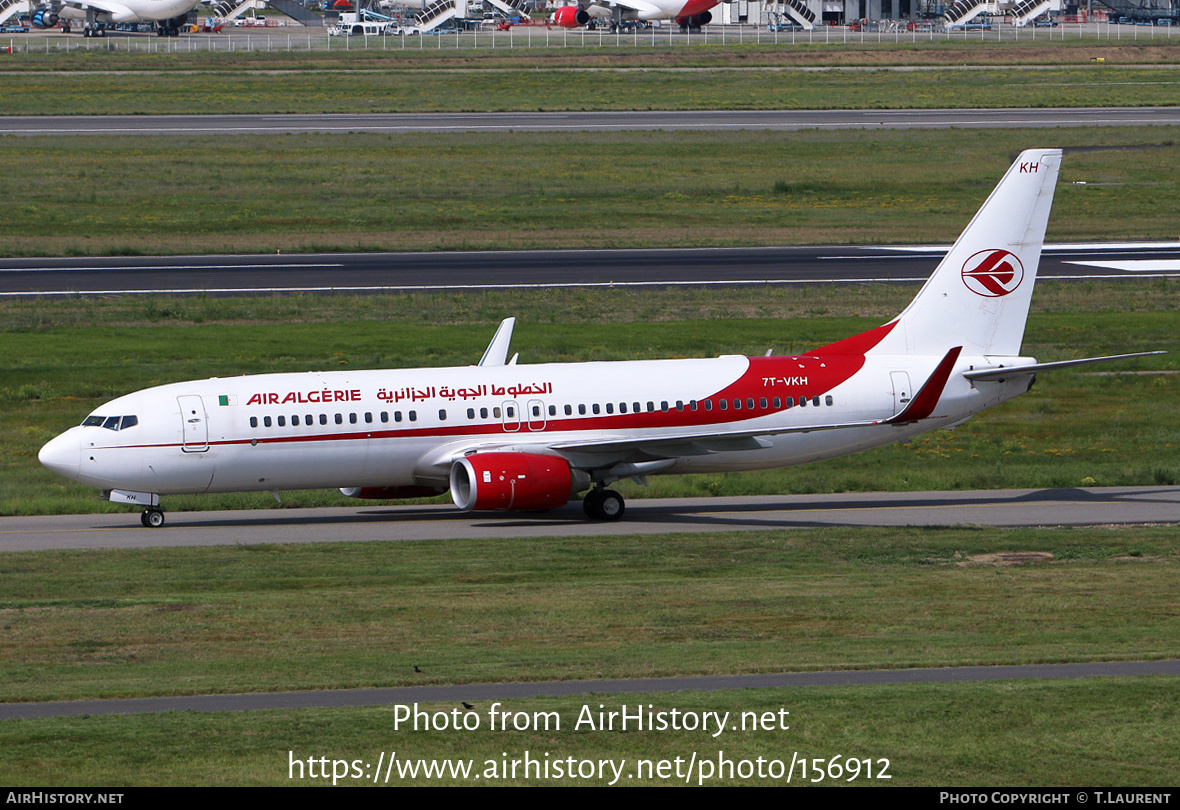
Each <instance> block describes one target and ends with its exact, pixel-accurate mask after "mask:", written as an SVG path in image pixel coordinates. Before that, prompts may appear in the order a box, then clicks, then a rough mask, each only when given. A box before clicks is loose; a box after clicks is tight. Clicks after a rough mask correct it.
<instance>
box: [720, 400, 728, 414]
mask: <svg viewBox="0 0 1180 810" xmlns="http://www.w3.org/2000/svg"><path fill="white" fill-rule="evenodd" d="M717 404H718V405H719V406H720V407H721V410H723V411H728V410H729V400H728V399H719V400H717Z"/></svg>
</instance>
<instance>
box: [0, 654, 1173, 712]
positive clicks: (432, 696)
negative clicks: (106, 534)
mask: <svg viewBox="0 0 1180 810" xmlns="http://www.w3.org/2000/svg"><path fill="white" fill-rule="evenodd" d="M1143 675H1173V676H1175V675H1180V661H1120V662H1116V663H1093V664H1032V665H1027V666H996V667H955V668H930V669H882V670H857V671H841V672H787V673H776V674H769V675H719V676H705V677H688V678H627V679H617V680H602V681H542V682H537V683H486V684H456V685H453V686H407V687H400V688H390V689H328V690H321V691H314V692H271V693H265V694H246V695H193V696H187V697H158V698H130V699H115V700H75V701H54V702H46V703H8V704H0V721H2V720H17V719H26V718H43V717H78V716H82V715H100V714H147V713H151V712H172V711H193V712H232V711H257V710H260V709H313V708H339V707H343V706H389V705H394V704H402V705H409V704H413V703H435V702H448V701H449V702H453V703H456V704H458V703H459V702H460V701H467V702H468V703H471V702H473V701H479V702H480V703H482V704H486V703H488V702H489V701H495V700H513V699H516V700H519V699H522V698H531V697H561V696H566V695H582V694H594V695H596V696H601V695H605V694H615V695H625V694H636V693H640V694H642V693H655V692H658V693H667V692H684V691H690V690H691V691H702V692H714V691H718V690H721V689H768V688H781V687H800V686H866V685H889V684H906V683H978V682H981V681H1000V680H1019V679H1031V678H1036V679H1046V678H1098V677H1131V676H1143ZM424 677H425V676H424ZM483 708H484V707H483V706H480V707H477V709H475V710H476V711H478V710H481V709H483Z"/></svg>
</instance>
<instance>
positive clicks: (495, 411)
mask: <svg viewBox="0 0 1180 810" xmlns="http://www.w3.org/2000/svg"><path fill="white" fill-rule="evenodd" d="M492 416H494V417H496V418H497V419H499V418H500V409H499V408H492Z"/></svg>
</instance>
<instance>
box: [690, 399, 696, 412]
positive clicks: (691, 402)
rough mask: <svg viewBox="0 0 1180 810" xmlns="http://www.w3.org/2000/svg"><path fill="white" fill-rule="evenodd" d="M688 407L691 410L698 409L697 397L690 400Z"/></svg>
mask: <svg viewBox="0 0 1180 810" xmlns="http://www.w3.org/2000/svg"><path fill="white" fill-rule="evenodd" d="M688 409H689V410H690V411H695V410H696V409H697V401H696V400H695V399H693V400H689V403H688Z"/></svg>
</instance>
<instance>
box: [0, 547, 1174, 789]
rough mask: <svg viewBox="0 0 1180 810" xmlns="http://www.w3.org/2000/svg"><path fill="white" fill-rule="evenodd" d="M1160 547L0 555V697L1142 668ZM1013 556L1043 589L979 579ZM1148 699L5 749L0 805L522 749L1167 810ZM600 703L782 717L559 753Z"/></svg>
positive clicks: (930, 695) (1163, 726)
mask: <svg viewBox="0 0 1180 810" xmlns="http://www.w3.org/2000/svg"><path fill="white" fill-rule="evenodd" d="M1176 540H1177V534H1176V529H1175V528H1174V527H1154V528H1153V527H1143V528H1136V529H1127V528H1122V529H1117V528H1088V529H1059V530H1046V529H1038V530H980V529H969V528H964V529H900V530H898V529H824V530H798V531H787V532H763V533H748V532H743V533H737V534H716V535H692V536H665V537H661V538H658V539H655V540H653V539H651V538H646V539H640V538H635V537H618V538H602V539H595V540H590V539H572V540H570V539H567V540H553V539H549V540H545V539H541V540H503V541H446V542H425V543H397V542H394V543H365V544H332V545H331V546H318V547H317V546H288V547H283V546H241V547H226V548H204V549H194V548H178V549H151V550H140V551H89V552H40V553H19V554H5V555H2V556H0V581H3V582H4V584H5V585H4V598H3V602H2V603H0V616H2V619H3V622H4V630H5V632H4V635H3V638H2V640H0V651H2V655H0V673H2V674H3V678H2V679H0V683H2V684H3V692H4V697H3V699H4V700H6V701H12V700H31V699H48V698H78V697H85V696H113V695H152V694H186V693H204V692H240V691H266V690H288V689H303V688H321V687H334V688H344V687H350V686H376V685H395V684H422V683H467V682H483V681H502V680H513V681H514V680H528V679H530V678H554V679H564V678H587V677H612V676H621V677H638V676H646V675H669V674H677V673H690V674H704V673H735V672H760V671H782V670H812V669H815V670H819V669H824V670H826V669H840V668H863V667H908V666H928V665H959V664H999V663H1025V662H1056V661H1101V660H1129V659H1140V658H1158V657H1168V656H1171V655H1174V651H1175V649H1176V644H1177V642H1178V641H1180V639H1178V633H1180V623H1178V621H1177V615H1178V614H1177V611H1176V596H1175V591H1174V588H1172V587H1171V583H1172V581H1173V580H1174V578H1175V571H1174V566H1175V565H1177V563H1178V562H1180V557H1177V552H1176ZM1033 550H1035V551H1040V552H1046V553H1049V554H1052V555H1053V557H1054V560H1053V561H1052V562H1044V561H1042V562H1036V563H1023V564H1016V565H1006V564H1003V563H1000V562H997V561H996V558H995V557H994V556H993V555H995V554H996V553H997V552H1001V551H1033ZM415 666H419V667H420V669H422V674H417V673H415V672H414V671H413V668H414V667H415ZM1173 680H1174V679H1168V678H1136V679H1117V680H1103V679H1099V680H1093V681H1085V682H1053V683H1036V682H1007V683H995V684H976V685H970V684H959V685H955V686H934V685H925V686H923V685H912V686H897V687H872V688H865V687H857V688H822V689H821V688H813V689H793V690H746V691H742V692H729V693H724V692H723V693H713V694H701V693H695V694H694V693H679V694H674V695H650V696H625V697H623V696H620V697H609V696H604V695H588V696H585V697H577V698H569V699H536V700H530V701H508V702H506V705H505V706H503V707H502V708H505V709H509V710H511V711H528V712H532V711H552V712H557V713H558V714H559V715H560V716H561V722H562V723H563V725H562V728H561V731H560V732H558V731H557V730H555V729H551V730H550V731H535V732H510V733H504V732H495V733H493V732H490V731H487V730H486V723H485V725H484V730H483V731H480V732H476V733H466V732H465V733H459V734H456V733H454V732H436V733H425V732H423V733H411V732H409V731H406V730H404V729H403V730H401V731H399V730H397V729H395V728H394V727H393V723H392V714H391V712H392V708H391V707H388V708H372V709H346V710H302V711H267V712H253V713H231V714H220V715H218V714H213V715H204V714H191V713H171V714H167V715H150V716H131V717H94V718H75V719H61V720H29V721H6V722H5V723H2V724H0V768H2V769H3V771H4V773H5V778H6V781H7V782H8V783H9V784H13V785H16V784H62V783H69V784H75V785H82V784H106V785H114V784H169V783H172V784H175V783H186V784H187V783H197V784H280V783H284V782H285V781H286V779H287V773H288V771H287V767H288V756H289V755H288V751H294V756H295V758H297V759H299V758H306V757H308V756H316V757H319V756H328V757H330V758H344V759H348V760H353V759H356V758H363V759H364V760H366V761H369V762H375V760H376V758H377V755H378V752H379V751H392V750H396V751H397V752H398V753H399V754H400V756H401V758H403V759H405V758H411V757H414V758H417V757H424V758H428V759H430V758H439V757H464V758H474V759H477V760H478V761H480V762H481V763H482V762H483V761H484V760H485V759H489V758H492V759H497V760H498V759H499V758H500V757H501V754H502V753H505V754H511V755H512V756H521V755H522V754H523V751H525V750H529V751H531V752H533V754H534V755H535V756H537V757H541V756H543V752H551V754H552V755H553V756H554V757H555V758H556V757H567V756H575V757H579V758H583V757H584V758H597V757H603V756H610V757H614V758H624V757H626V758H628V759H630V760H631V761H632V762H634V760H635V759H637V758H669V759H670V758H672V757H674V756H684V757H685V758H688V756H689V755H690V754H691V753H692V752H693V751H697V752H699V753H701V755H703V756H709V755H715V754H716V752H717V751H719V750H722V751H724V752H726V753H727V754H728V755H729V756H730V757H732V758H742V757H748V758H754V757H757V756H763V757H768V758H783V759H786V760H787V761H789V760H790V759H791V754H792V752H795V751H799V752H800V753H801V754H802V755H803V756H808V757H824V758H827V757H831V756H833V755H837V754H839V755H841V756H844V757H859V758H863V757H873V758H874V759H876V758H880V757H884V758H888V759H889V760H890V761H891V763H892V764H891V767H890V772H891V773H892V775H893V780H892V781H891V782H890V784H892V785H913V784H947V785H950V784H973V785H1001V784H1002V785H1037V784H1041V785H1048V784H1062V785H1067V784H1068V785H1081V784H1090V785H1100V784H1121V785H1131V784H1140V785H1148V784H1168V783H1169V782H1168V779H1169V778H1170V774H1172V773H1174V767H1175V762H1176V761H1177V743H1176V741H1175V739H1174V736H1175V735H1174V734H1172V733H1171V730H1172V727H1173V726H1174V723H1175V720H1176V714H1177V709H1178V705H1177V698H1176V692H1175V689H1174V684H1173ZM623 703H626V704H628V705H632V706H634V705H635V704H637V703H640V704H642V705H646V704H648V703H650V704H652V705H653V706H654V707H655V708H657V709H669V708H679V709H681V710H697V711H700V710H704V709H709V710H720V711H733V712H739V711H759V712H762V711H774V710H777V709H778V708H780V707H781V708H785V709H786V710H788V711H789V712H790V721H791V728H790V729H789V730H785V731H784V730H778V731H774V732H769V731H767V732H758V733H752V732H751V733H729V732H727V733H726V734H724V735H722V736H721V737H718V738H712V737H710V736H707V735H704V734H701V733H699V732H697V733H688V732H678V733H673V732H653V733H634V732H628V733H625V734H620V733H602V732H588V731H587V730H585V729H582V730H577V729H574V728H573V727H572V725H573V721H574V719H575V718H576V717H577V715H578V713H579V711H580V707H581V705H583V704H587V705H590V706H591V708H592V710H597V708H598V706H599V704H603V705H605V706H606V707H607V708H612V707H617V706H618V705H619V704H623ZM429 708H430V709H431V710H442V711H450V710H451V709H452V708H457V707H452V706H450V705H445V706H431V707H429ZM488 708H490V707H489V706H484V705H480V706H477V709H476V710H477V711H479V712H485V711H486V710H487V709H488ZM112 741H118V742H117V744H114V745H112V744H111V742H112ZM1034 754H1035V755H1034ZM481 767H482V766H481ZM633 767H634V766H633ZM1170 769H1171V770H1170ZM308 781H312V780H308ZM359 781H360V780H355V779H352V780H346V783H358V782H359ZM407 781H410V780H407ZM423 781H425V780H423ZM510 781H512V780H510ZM515 781H521V780H519V779H518V780H515ZM589 781H592V782H598V781H599V780H589ZM395 783H400V780H395Z"/></svg>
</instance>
